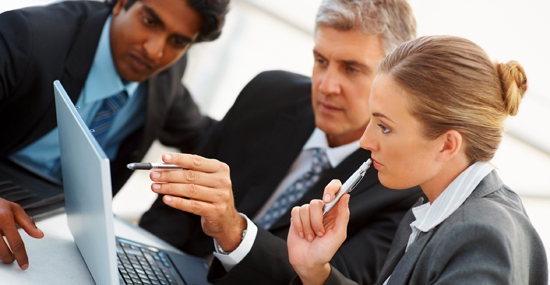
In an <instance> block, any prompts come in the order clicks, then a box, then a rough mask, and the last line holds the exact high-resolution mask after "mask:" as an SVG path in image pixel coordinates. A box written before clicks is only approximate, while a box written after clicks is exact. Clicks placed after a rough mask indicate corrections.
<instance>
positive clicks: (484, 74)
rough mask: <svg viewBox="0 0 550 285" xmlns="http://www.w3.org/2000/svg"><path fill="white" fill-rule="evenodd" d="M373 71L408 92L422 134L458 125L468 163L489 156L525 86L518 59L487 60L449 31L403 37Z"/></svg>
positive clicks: (432, 134)
mask: <svg viewBox="0 0 550 285" xmlns="http://www.w3.org/2000/svg"><path fill="white" fill-rule="evenodd" d="M379 72H380V73H384V74H389V75H390V76H391V77H392V79H393V80H394V81H395V82H396V83H397V84H399V86H400V87H402V88H403V89H405V90H406V91H407V92H408V93H409V94H410V95H411V98H410V101H409V102H410V103H411V110H410V111H411V113H412V115H413V116H414V117H416V118H417V119H418V120H419V121H420V122H421V123H422V125H423V126H424V135H425V136H426V137H428V138H430V139H434V138H436V137H438V136H439V135H441V134H443V133H444V132H446V131H448V130H456V131H458V132H459V133H460V134H461V135H462V137H463V140H464V142H465V152H466V156H467V158H468V159H469V161H470V163H474V162H476V161H489V160H491V159H492V158H493V156H494V154H495V152H496V150H497V148H498V146H499V144H500V142H501V140H502V130H503V121H504V119H505V118H506V117H507V116H508V115H511V116H514V115H516V114H517V112H518V107H519V104H520V102H521V99H522V98H523V96H524V94H525V91H526V90H527V77H526V75H525V71H524V70H523V67H522V66H521V65H520V64H519V63H518V62H516V61H509V62H507V63H498V62H492V61H491V60H490V59H489V57H488V55H487V54H486V53H485V52H484V51H483V49H482V48H481V47H479V46H478V45H476V44H475V43H473V42H471V41H469V40H466V39H463V38H459V37H454V36H426V37H420V38H418V39H416V40H412V41H410V42H406V43H404V44H402V45H400V46H399V47H397V48H396V49H395V50H394V51H393V52H392V53H390V54H389V55H388V56H387V57H386V58H385V59H384V61H382V63H381V64H380V66H379Z"/></svg>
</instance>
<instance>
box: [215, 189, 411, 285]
mask: <svg viewBox="0 0 550 285" xmlns="http://www.w3.org/2000/svg"><path fill="white" fill-rule="evenodd" d="M375 188H376V189H375ZM378 188H380V189H378ZM377 190H379V191H391V190H388V189H385V188H384V187H383V186H381V185H380V184H378V186H375V187H373V189H371V190H370V191H377ZM409 193H410V195H408V196H405V197H403V199H401V200H399V201H396V202H395V203H394V204H393V205H389V206H387V207H384V208H383V209H381V210H380V211H378V214H376V215H374V216H372V217H371V218H370V222H368V223H366V224H363V226H362V228H360V229H351V231H353V234H351V235H350V234H349V231H350V230H349V229H348V238H347V239H346V241H345V242H344V244H343V245H342V246H341V247H340V249H339V250H338V251H337V252H336V254H335V255H334V257H333V258H332V260H331V262H330V264H331V266H332V272H331V278H330V280H346V279H349V280H347V281H346V282H349V284H353V282H357V283H359V284H374V283H375V281H376V279H377V277H378V274H379V272H380V270H381V269H382V266H383V265H384V262H385V260H386V257H387V254H388V251H389V248H390V245H391V242H392V239H393V236H394V234H395V231H396V229H397V226H398V225H399V223H400V221H401V219H402V218H403V216H404V214H405V213H406V212H407V211H408V210H409V208H410V206H411V205H412V204H413V203H414V202H415V201H416V200H417V199H418V192H413V191H410V192H409ZM358 198H360V197H358ZM332 275H334V276H332ZM251 276H254V277H253V278H257V280H263V281H262V282H261V283H262V284H288V283H289V282H291V280H292V278H294V277H295V276H296V272H295V271H294V269H293V268H292V266H291V265H290V262H289V260H288V249H287V246H286V240H284V239H282V238H279V237H276V236H274V235H273V234H271V233H270V232H268V231H266V230H264V229H261V228H260V227H258V235H257V237H256V241H255V242H254V245H253V246H252V249H251V251H250V252H249V254H248V255H247V256H246V257H245V258H244V259H243V260H242V261H241V262H240V263H239V264H237V265H236V266H235V267H234V268H233V269H231V270H230V271H229V272H226V271H225V270H224V269H223V266H222V265H221V263H220V262H219V261H218V260H216V259H214V262H213V264H212V267H211V268H210V272H209V282H213V283H216V284H236V283H242V284H254V283H253V282H252V283H248V281H247V280H249V279H248V278H251ZM351 280H353V281H351ZM233 282H236V283H233ZM338 282H339V281H338ZM338 282H337V283H327V284H347V283H345V282H344V283H338Z"/></svg>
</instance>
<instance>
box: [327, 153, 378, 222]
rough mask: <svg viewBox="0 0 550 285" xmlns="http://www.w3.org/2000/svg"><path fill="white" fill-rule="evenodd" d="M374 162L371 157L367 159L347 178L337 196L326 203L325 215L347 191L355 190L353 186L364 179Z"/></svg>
mask: <svg viewBox="0 0 550 285" xmlns="http://www.w3.org/2000/svg"><path fill="white" fill-rule="evenodd" d="M371 163H372V160H371V159H370V158H369V159H367V161H365V162H364V163H363V164H361V166H359V169H357V170H356V171H355V172H354V173H353V174H352V175H351V176H350V177H349V178H348V180H346V182H345V183H344V185H342V187H341V188H340V191H338V194H336V197H334V199H332V201H330V203H328V204H326V205H325V210H324V211H323V216H324V215H325V214H326V213H328V212H330V210H332V208H334V206H335V205H336V204H337V203H338V201H340V198H342V196H343V195H344V194H346V193H350V192H351V191H353V188H355V186H357V184H359V182H361V179H363V176H365V172H367V169H369V167H370V165H371Z"/></svg>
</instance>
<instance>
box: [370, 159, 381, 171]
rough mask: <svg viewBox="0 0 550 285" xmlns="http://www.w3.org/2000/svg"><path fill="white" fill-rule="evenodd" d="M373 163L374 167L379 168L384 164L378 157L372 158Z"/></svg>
mask: <svg viewBox="0 0 550 285" xmlns="http://www.w3.org/2000/svg"><path fill="white" fill-rule="evenodd" d="M372 165H374V168H376V169H379V168H381V167H383V166H384V165H383V164H381V163H380V162H378V161H376V159H374V158H372Z"/></svg>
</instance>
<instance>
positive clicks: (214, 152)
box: [140, 71, 420, 284]
mask: <svg viewBox="0 0 550 285" xmlns="http://www.w3.org/2000/svg"><path fill="white" fill-rule="evenodd" d="M314 128H315V123H314V116H313V110H312V107H311V80H310V79H309V78H308V77H304V76H301V75H297V74H292V73H288V72H281V71H274V72H266V73H262V74H260V75H258V76H257V77H256V78H254V79H253V80H252V81H251V82H250V83H249V84H248V85H247V86H246V87H245V88H244V89H243V91H242V92H241V94H240V96H239V97H238V98H237V100H236V102H235V104H234V106H233V107H232V108H231V110H230V111H229V112H228V113H227V115H226V116H225V118H224V119H223V120H222V121H221V122H220V123H218V124H217V125H216V126H215V127H214V128H213V129H212V132H211V133H209V134H208V135H207V136H206V137H205V140H204V141H203V143H201V147H200V149H199V151H198V153H199V154H201V155H204V156H206V157H211V158H216V159H218V160H220V161H223V162H225V163H227V164H228V165H229V167H230V169H231V180H232V183H233V192H234V198H235V205H236V207H237V210H238V211H239V212H241V213H244V214H246V215H247V216H248V217H249V218H253V217H254V216H255V215H256V213H257V212H258V211H259V210H260V208H261V207H262V206H263V205H264V203H265V202H266V201H267V200H268V199H269V197H270V196H271V194H272V193H273V191H275V189H276V188H277V186H278V185H279V183H280V181H281V180H282V179H283V178H284V177H285V175H286V174H287V172H288V170H289V168H290V166H291V165H292V163H293V162H294V160H295V159H296V157H297V156H298V155H299V154H300V152H301V150H302V147H303V146H304V144H305V142H306V141H307V140H308V138H309V137H310V135H311V133H312V132H313V129H314ZM369 157H370V152H369V151H366V150H362V149H360V150H357V151H356V152H354V153H353V154H352V155H350V156H349V157H347V158H346V159H345V160H344V161H343V162H342V163H340V165H338V166H337V167H336V168H335V169H331V170H329V171H327V172H326V173H323V175H322V176H321V178H320V179H319V181H318V182H317V183H316V184H315V185H314V186H313V187H312V189H311V190H310V191H309V192H307V193H306V194H305V195H304V196H303V197H302V198H301V199H300V200H299V201H298V202H297V203H296V205H302V204H305V203H309V201H311V200H312V199H319V198H320V197H321V196H322V194H323V191H324V187H325V186H326V185H327V184H328V183H329V182H330V180H332V179H335V178H336V179H340V180H342V181H343V180H345V179H347V178H348V177H349V176H350V175H351V174H352V173H353V172H354V171H355V170H356V169H357V168H358V167H359V166H360V165H361V163H363V162H364V161H365V160H367V159H368V158H369ZM419 196H420V190H419V189H418V188H417V189H410V190H404V191H393V190H389V189H386V188H385V187H383V186H382V185H381V184H380V182H379V181H378V175H377V171H376V169H374V168H371V169H370V170H368V171H367V174H366V176H365V178H364V179H363V180H362V182H361V183H360V184H359V185H358V186H357V188H355V190H354V191H353V193H352V196H351V200H350V205H349V208H350V211H351V217H350V223H349V227H348V238H347V240H346V242H345V243H344V244H343V246H342V247H341V248H340V250H339V251H338V252H337V253H336V255H335V257H334V258H333V260H332V262H331V263H332V264H333V265H334V266H335V267H336V268H338V269H339V270H341V271H342V272H343V273H344V274H345V276H347V277H349V278H352V279H353V280H357V281H358V282H361V283H365V284H369V283H374V281H375V279H376V277H377V276H378V272H379V271H380V269H381V268H382V265H383V263H384V260H385V259H386V255H387V253H388V250H389V247H390V244H391V240H392V238H393V235H394V233H395V230H396V228H397V225H398V224H399V221H400V220H401V218H402V217H403V215H404V214H405V212H406V211H407V210H408V209H409V208H410V207H411V206H412V204H413V203H414V202H415V201H416V200H417V199H418V197H419ZM140 225H141V226H142V227H144V228H146V229H147V230H149V231H151V232H153V233H154V234H156V235H157V236H159V237H161V238H163V239H165V240H167V241H169V242H170V243H171V244H173V245H175V246H177V247H179V248H180V249H182V250H184V251H186V252H188V253H192V254H195V255H199V256H204V255H207V254H209V253H211V252H212V251H213V250H214V248H213V241H212V238H208V237H207V236H205V235H204V233H203V232H202V229H201V225H200V219H199V217H197V216H194V215H191V214H188V213H184V212H181V211H178V210H175V209H172V208H169V207H167V206H165V205H164V204H163V203H162V200H161V197H159V199H158V200H157V201H156V202H155V203H154V204H153V206H152V208H151V209H150V210H149V211H148V212H147V213H145V215H144V216H143V217H142V220H141V224H140ZM289 225H290V210H289V211H288V212H287V213H286V214H285V215H283V216H282V217H281V218H280V219H279V220H278V221H277V222H275V223H274V224H273V226H272V227H271V229H270V230H269V231H266V230H264V229H261V228H258V230H259V232H258V235H257V238H256V241H255V243H254V245H253V247H252V249H251V251H250V253H249V254H248V255H247V256H246V257H245V258H244V259H243V260H242V262H240V263H239V264H238V265H236V266H235V267H234V268H233V269H232V270H231V271H230V272H229V273H226V272H225V270H224V269H223V267H222V266H221V264H220V263H219V261H217V259H216V260H215V261H214V264H213V265H212V267H211V270H210V273H209V279H210V281H212V282H219V283H220V284H288V282H289V281H290V280H291V278H292V277H293V276H294V274H295V272H294V270H293V268H292V267H291V265H290V263H289V261H288V252H287V248H286V238H287V235H288V228H289Z"/></svg>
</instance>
